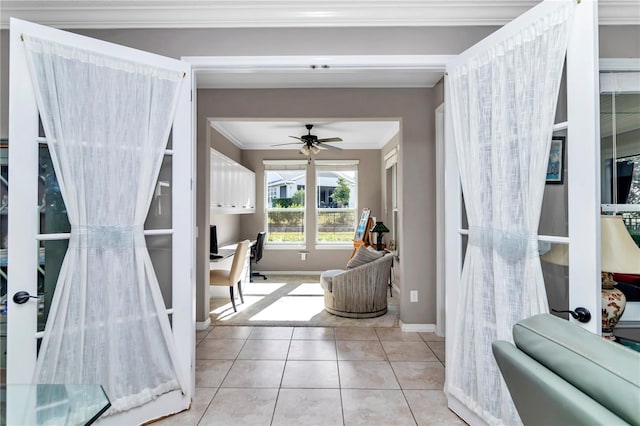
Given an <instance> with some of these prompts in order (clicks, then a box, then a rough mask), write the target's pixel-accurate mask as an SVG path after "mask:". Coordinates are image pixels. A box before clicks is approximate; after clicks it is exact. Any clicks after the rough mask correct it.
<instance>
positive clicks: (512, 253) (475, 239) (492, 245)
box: [469, 226, 538, 260]
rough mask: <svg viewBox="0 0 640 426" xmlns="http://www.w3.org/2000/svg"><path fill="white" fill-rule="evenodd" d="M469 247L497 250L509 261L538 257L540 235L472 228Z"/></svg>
mask: <svg viewBox="0 0 640 426" xmlns="http://www.w3.org/2000/svg"><path fill="white" fill-rule="evenodd" d="M469 245H471V246H476V247H480V248H488V249H492V250H495V251H496V252H497V253H498V254H499V255H500V256H501V257H503V258H505V259H508V260H518V259H523V258H525V257H538V235H537V234H533V233H531V234H529V233H525V232H514V231H504V230H502V229H496V228H487V227H482V226H471V227H469Z"/></svg>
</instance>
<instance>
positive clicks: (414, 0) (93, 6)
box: [0, 0, 640, 29]
mask: <svg viewBox="0 0 640 426" xmlns="http://www.w3.org/2000/svg"><path fill="white" fill-rule="evenodd" d="M539 2H540V1H539V0H511V1H508V0H474V1H469V0H448V1H444V0H375V1H373V0H182V1H169V0H73V1H69V0H0V8H1V9H2V13H0V28H2V29H6V28H8V27H9V17H16V18H20V19H25V20H28V21H31V22H36V23H40V24H43V25H49V26H53V27H58V28H225V27H226V28H231V27H235V28H241V27H245V28H247V27H363V26H368V27H376V26H378V27H379V26H443V25H456V26H459V25H504V24H506V23H507V22H509V21H510V20H512V19H513V18H515V17H516V16H519V15H521V14H522V13H523V12H525V11H527V10H528V9H530V8H532V7H533V6H535V5H536V4H537V3H539ZM598 9H599V12H598V13H599V22H600V24H603V25H615V24H627V25H637V23H638V21H640V7H638V0H600V2H599V3H598Z"/></svg>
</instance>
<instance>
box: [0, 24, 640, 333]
mask: <svg viewBox="0 0 640 426" xmlns="http://www.w3.org/2000/svg"><path fill="white" fill-rule="evenodd" d="M494 30H495V27H461V28H456V27H448V28H444V27H433V28H292V29H278V28H264V29H247V28H244V29H137V30H134V29H123V30H113V29H111V30H84V31H82V30H75V32H78V33H81V34H86V35H89V36H91V37H95V38H99V39H103V40H107V41H111V42H115V43H119V44H123V45H126V46H130V47H134V48H139V49H143V50H148V51H151V52H155V53H158V54H162V55H166V56H171V57H175V58H178V57H180V56H195V55H296V54H300V55H302V54H304V55H308V54H320V55H321V54H327V55H329V54H456V53H459V52H461V51H463V50H464V49H466V48H467V47H469V46H471V45H472V44H474V43H475V42H476V41H478V40H480V39H482V38H483V37H485V36H486V35H488V34H490V33H491V32H493V31H494ZM639 34H640V26H633V27H632V26H618V27H601V28H600V49H601V57H637V56H640V37H639ZM7 40H8V32H7V31H0V49H1V51H0V73H1V75H0V91H1V93H0V138H1V137H7V135H8V128H7V126H8V111H7V109H8V108H7V105H8V90H7V88H8V83H7V82H8V47H7V46H8V41H7ZM327 92H328V93H330V94H331V95H330V96H331V97H333V99H334V100H335V101H336V102H333V103H331V104H327V103H324V104H323V105H324V107H325V108H327V109H325V110H322V111H319V110H318V109H319V108H318V106H317V105H315V104H314V103H303V104H298V105H299V106H298V109H294V108H292V107H290V109H289V112H288V113H287V115H288V116H300V115H301V114H300V112H301V111H302V112H304V115H305V116H316V117H339V116H343V117H348V116H353V117H363V116H373V115H374V112H375V113H377V114H379V115H378V116H382V117H397V118H401V119H402V128H401V140H402V149H401V151H400V161H401V162H402V167H401V173H400V174H399V184H400V186H401V187H402V188H403V190H402V192H401V197H400V206H401V217H400V229H401V235H402V238H401V247H400V249H401V253H402V256H403V257H402V266H401V268H402V276H403V282H404V283H405V284H406V285H407V286H408V287H407V288H410V289H418V290H419V291H420V294H421V295H420V300H421V303H412V304H410V303H408V298H406V297H405V296H406V295H405V296H403V298H402V301H401V320H402V321H403V322H404V323H433V322H434V321H435V284H434V283H435V279H434V278H435V276H434V274H435V265H434V264H435V252H434V250H435V247H434V240H435V238H433V236H434V234H435V208H434V202H433V200H434V191H435V187H434V180H435V179H434V175H433V170H434V145H433V140H434V135H433V132H434V126H433V120H434V118H433V116H434V114H433V112H434V108H435V107H436V106H437V105H438V104H439V103H440V98H439V97H438V96H439V95H434V91H433V90H428V89H421V90H410V89H404V90H389V91H384V90H381V91H379V92H378V94H377V95H372V98H367V100H368V101H369V100H370V101H375V102H374V103H372V102H362V103H361V105H359V106H356V105H355V104H354V99H352V98H351V97H350V96H348V95H347V94H350V93H353V92H352V91H350V90H339V91H331V90H329V91H327ZM385 92H386V94H388V95H389V96H388V97H387V96H386V95H382V93H385ZM355 101H357V98H356V99H355ZM198 102H199V104H200V102H201V101H200V100H199V101H198ZM207 102H212V101H210V100H209V101H207ZM212 103H213V102H212ZM229 107H230V108H231V107H233V108H235V109H236V112H243V113H247V112H246V111H249V115H252V116H256V115H255V114H253V113H251V110H252V109H254V108H255V107H257V106H256V105H254V104H252V103H249V102H242V101H241V100H240V99H238V100H236V102H235V104H232V105H230V106H229ZM233 108H231V109H233ZM235 115H236V116H238V114H235ZM198 117H199V119H198V148H197V154H198V160H197V161H198V168H199V169H200V168H201V167H203V164H204V165H207V166H208V146H209V145H208V143H207V141H208V139H207V138H206V135H205V137H204V138H203V133H201V132H202V130H203V127H205V128H206V124H203V122H202V121H201V120H202V117H203V115H202V114H200V113H199V114H198ZM205 151H206V158H202V154H203V153H204V152H205ZM403 159H406V160H405V161H403ZM205 163H206V164H205ZM206 168H208V167H206ZM380 179H381V177H378V178H377V182H380ZM405 182H406V184H405ZM418 182H420V185H417V183H418ZM201 195H203V189H202V188H200V187H198V196H201ZM206 201H207V202H206V203H205V205H208V196H207V198H206ZM198 209H199V216H198V226H199V235H200V237H201V238H200V239H199V242H198V245H199V247H205V245H204V242H205V240H206V239H207V238H202V237H203V235H208V232H204V230H203V229H202V225H203V223H204V222H203V221H202V216H201V215H202V214H204V213H203V212H202V205H200V204H199V207H198ZM417 212H419V214H418V213H417ZM241 220H242V219H241ZM207 244H208V242H207ZM202 272H204V271H202ZM200 312H201V311H200V309H198V320H200V321H201V320H203V318H202V315H201V314H200Z"/></svg>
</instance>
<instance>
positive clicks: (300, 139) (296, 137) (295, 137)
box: [289, 136, 304, 142]
mask: <svg viewBox="0 0 640 426" xmlns="http://www.w3.org/2000/svg"><path fill="white" fill-rule="evenodd" d="M289 137H290V138H294V139H298V140H299V141H302V142H304V139H302V138H300V137H298V136H289Z"/></svg>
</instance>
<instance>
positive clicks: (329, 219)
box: [318, 209, 356, 243]
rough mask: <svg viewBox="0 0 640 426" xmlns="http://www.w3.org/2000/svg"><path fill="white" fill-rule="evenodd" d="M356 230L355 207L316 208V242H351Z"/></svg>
mask: <svg viewBox="0 0 640 426" xmlns="http://www.w3.org/2000/svg"><path fill="white" fill-rule="evenodd" d="M355 231H356V211H355V209H349V210H343V209H322V210H318V242H319V243H343V242H351V241H352V240H353V235H354V233H355Z"/></svg>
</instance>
